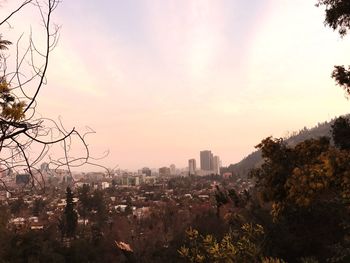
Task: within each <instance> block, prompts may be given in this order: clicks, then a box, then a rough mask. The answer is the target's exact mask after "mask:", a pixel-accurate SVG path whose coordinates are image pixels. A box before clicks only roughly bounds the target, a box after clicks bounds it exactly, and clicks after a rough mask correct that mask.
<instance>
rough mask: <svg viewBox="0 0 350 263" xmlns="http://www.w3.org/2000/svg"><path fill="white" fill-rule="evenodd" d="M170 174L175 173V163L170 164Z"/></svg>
mask: <svg viewBox="0 0 350 263" xmlns="http://www.w3.org/2000/svg"><path fill="white" fill-rule="evenodd" d="M170 175H176V166H175V164H171V165H170Z"/></svg>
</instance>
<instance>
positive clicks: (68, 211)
mask: <svg viewBox="0 0 350 263" xmlns="http://www.w3.org/2000/svg"><path fill="white" fill-rule="evenodd" d="M73 198H74V195H73V193H72V190H71V189H70V187H67V190H66V207H65V209H64V214H63V220H62V221H63V226H64V234H65V236H66V237H69V238H71V237H75V233H76V229H77V223H78V214H77V212H76V211H75V209H74V206H75V205H74V202H73Z"/></svg>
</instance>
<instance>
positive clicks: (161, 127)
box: [2, 0, 350, 169]
mask: <svg viewBox="0 0 350 263" xmlns="http://www.w3.org/2000/svg"><path fill="white" fill-rule="evenodd" d="M314 4H315V3H314V1H304V0H296V1H288V0H274V1H273V0H259V1H258V0H254V1H235V0H234V1H233V0H228V1H209V0H206V1H199V0H193V1H187V0H183V1H162V0H158V1H141V0H138V1H137V0H133V1H122V0H118V1H106V0H102V1H82V0H75V1H62V3H61V4H60V5H59V6H58V8H57V10H56V11H55V14H54V18H53V19H54V21H55V22H56V23H58V24H59V25H61V26H62V28H61V31H60V40H59V42H58V45H57V48H56V49H55V50H54V52H53V53H52V60H51V61H50V68H49V72H48V75H47V79H48V83H49V86H47V87H48V88H45V89H42V93H41V94H40V105H38V109H37V110H38V111H39V112H40V113H42V114H43V115H45V116H46V117H51V118H55V119H57V117H58V116H62V119H63V122H64V123H65V126H66V127H78V128H84V126H85V125H86V126H89V127H91V128H92V129H94V130H95V131H96V132H97V133H96V134H95V135H92V136H89V137H88V143H89V146H90V149H91V151H92V153H93V154H94V156H97V157H98V156H102V155H103V153H104V152H105V151H106V150H109V151H110V153H109V155H108V156H107V157H106V158H104V159H102V160H100V161H99V162H100V163H101V164H102V165H105V166H107V167H114V166H115V165H119V167H123V168H129V169H139V168H141V167H144V166H148V167H161V166H168V165H169V164H171V163H174V164H176V166H177V167H185V166H187V165H188V159H190V158H197V159H199V151H201V150H204V149H210V150H212V151H213V152H215V153H217V154H218V155H219V156H220V158H221V160H222V164H223V165H229V164H231V163H235V162H238V161H240V160H241V159H242V158H243V157H244V156H246V155H247V154H249V153H250V152H252V151H253V150H254V145H256V144H258V143H259V142H260V141H261V139H262V138H264V137H267V136H270V135H273V136H276V137H280V136H285V135H286V134H287V132H290V131H296V130H299V129H302V128H303V127H304V126H307V127H312V126H314V125H316V124H317V123H318V122H323V121H325V120H329V119H331V118H333V117H335V116H338V115H341V114H345V113H347V112H348V108H349V103H348V101H347V100H345V99H344V93H343V91H342V90H341V89H340V88H336V87H335V83H334V82H333V80H332V79H331V78H330V74H331V71H332V65H336V64H337V65H338V64H339V65H342V64H346V63H347V61H346V60H347V57H346V56H344V54H345V53H346V52H349V49H350V47H349V45H348V41H347V40H346V39H345V40H342V39H341V38H340V36H339V35H338V34H335V33H333V32H332V30H329V28H325V27H324V25H323V24H322V21H320V18H321V17H322V16H323V10H321V9H319V8H315V6H314ZM2 5H3V8H4V10H5V11H6V10H10V9H11V8H12V7H13V6H12V5H15V4H13V3H11V1H8V2H4V3H2ZM28 10H30V9H28ZM15 19H16V20H15V22H14V24H13V25H14V29H17V28H19V29H21V28H23V29H26V30H27V29H28V25H27V21H33V22H32V23H34V24H35V21H37V24H39V23H40V21H39V19H40V18H38V16H37V14H33V13H30V12H29V11H27V10H24V12H23V15H21V16H19V17H16V18H15ZM5 31H6V30H5ZM3 33H4V34H6V35H8V36H11V34H12V31H11V30H9V31H8V32H3Z"/></svg>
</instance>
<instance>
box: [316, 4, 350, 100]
mask: <svg viewBox="0 0 350 263" xmlns="http://www.w3.org/2000/svg"><path fill="white" fill-rule="evenodd" d="M316 6H324V7H325V20H324V24H325V25H326V26H329V27H331V28H332V29H333V30H338V32H339V34H340V36H341V37H344V36H345V35H346V34H347V32H348V30H349V29H350V2H349V0H318V2H317V4H316ZM332 78H334V79H335V81H336V83H337V84H338V85H339V86H341V87H342V88H343V89H344V90H345V92H346V93H347V95H350V67H348V68H347V69H346V68H345V67H344V66H334V71H333V73H332Z"/></svg>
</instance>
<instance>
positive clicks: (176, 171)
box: [0, 150, 230, 195]
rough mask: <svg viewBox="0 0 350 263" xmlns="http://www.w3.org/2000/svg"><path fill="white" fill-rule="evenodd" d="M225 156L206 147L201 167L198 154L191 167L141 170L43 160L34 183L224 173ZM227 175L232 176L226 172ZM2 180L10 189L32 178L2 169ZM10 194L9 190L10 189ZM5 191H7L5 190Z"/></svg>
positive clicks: (133, 182)
mask: <svg viewBox="0 0 350 263" xmlns="http://www.w3.org/2000/svg"><path fill="white" fill-rule="evenodd" d="M221 166H222V165H221V160H220V157H219V156H218V155H214V154H213V153H212V151H211V150H203V151H200V152H199V167H198V166H197V161H196V159H195V158H192V159H189V160H188V167H185V168H178V167H176V165H175V164H170V165H169V166H168V167H167V166H164V167H160V168H149V167H143V168H141V169H139V170H137V171H129V170H127V169H121V168H119V169H113V170H106V171H105V172H88V173H85V172H71V171H69V170H66V169H61V168H60V169H52V168H50V165H49V164H48V163H46V162H44V163H42V164H41V166H40V169H37V170H34V171H33V175H34V176H35V177H37V178H39V179H37V180H35V182H34V184H37V185H40V181H41V180H42V182H44V181H45V182H46V183H49V184H50V185H52V186H58V185H60V184H62V183H63V184H66V185H74V186H75V187H80V186H82V185H83V184H85V183H86V181H87V180H88V181H100V180H103V179H109V180H108V181H105V182H101V188H102V189H105V188H108V187H110V185H111V184H112V181H111V179H113V184H115V185H118V186H138V185H141V184H154V183H157V182H158V181H159V180H161V179H165V178H172V177H176V176H183V177H187V176H207V175H220V168H221ZM225 176H226V177H227V176H230V175H228V174H225ZM0 177H1V179H2V181H3V182H4V183H5V184H6V185H7V187H9V189H17V188H21V187H23V186H25V185H27V184H29V183H30V182H31V175H30V174H29V173H17V172H14V171H12V170H11V169H10V170H6V171H3V172H1V174H0ZM6 193H7V195H9V193H8V192H6ZM3 194H5V191H4V192H3Z"/></svg>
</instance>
